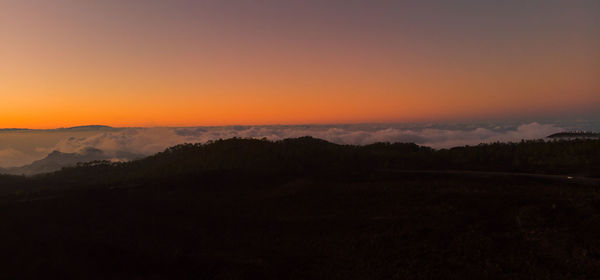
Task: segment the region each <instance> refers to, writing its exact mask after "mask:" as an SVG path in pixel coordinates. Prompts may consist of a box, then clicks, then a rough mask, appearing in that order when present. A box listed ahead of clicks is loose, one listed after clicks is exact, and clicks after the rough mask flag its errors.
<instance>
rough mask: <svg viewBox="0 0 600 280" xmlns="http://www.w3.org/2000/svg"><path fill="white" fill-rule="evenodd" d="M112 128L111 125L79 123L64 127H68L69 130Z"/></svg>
mask: <svg viewBox="0 0 600 280" xmlns="http://www.w3.org/2000/svg"><path fill="white" fill-rule="evenodd" d="M109 128H112V127H111V126H108V125H96V124H94V125H80V126H72V127H67V128H64V129H69V130H74V129H109Z"/></svg>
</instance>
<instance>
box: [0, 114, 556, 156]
mask: <svg viewBox="0 0 600 280" xmlns="http://www.w3.org/2000/svg"><path fill="white" fill-rule="evenodd" d="M563 130H564V129H562V128H560V127H557V126H555V125H552V124H540V123H535V122H534V123H529V124H521V125H512V126H506V125H505V126H500V125H486V126H473V125H468V126H459V127H450V126H448V127H444V126H432V125H429V126H427V125H423V126H412V127H407V126H400V125H387V126H386V125H332V126H324V125H318V126H316V125H315V126H312V125H307V126H228V127H186V128H120V129H110V130H106V129H104V130H98V131H97V132H93V131H92V132H90V131H87V132H86V133H85V134H77V133H73V135H68V134H64V136H63V137H62V138H60V139H58V140H57V138H56V137H54V138H53V137H49V138H52V139H53V140H54V142H53V143H50V144H48V143H46V144H45V145H41V146H39V147H35V148H34V149H35V151H28V150H25V151H23V150H18V149H16V148H14V147H10V143H8V145H7V143H3V144H4V145H3V146H8V147H0V166H3V167H7V166H14V164H15V163H23V161H24V160H28V161H33V160H35V159H39V158H41V157H43V156H45V155H46V154H48V153H50V152H51V151H54V150H57V151H60V152H64V153H77V152H81V151H83V150H85V149H87V148H90V147H91V148H96V149H100V150H102V151H104V152H105V153H107V154H109V155H111V154H112V155H118V154H123V152H125V153H131V154H139V155H151V154H154V153H157V152H160V151H162V150H164V149H165V148H167V147H170V146H173V145H177V144H182V143H197V142H201V143H204V142H206V141H209V140H217V139H226V138H231V137H241V138H267V139H270V140H280V139H284V138H294V137H301V136H312V137H316V138H321V139H325V140H327V141H330V142H334V143H338V144H354V145H365V144H371V143H375V142H414V143H417V144H419V145H425V146H430V147H433V148H449V147H453V146H461V145H476V144H479V143H489V142H496V141H501V142H515V141H520V140H521V139H539V138H544V137H546V136H548V135H550V134H552V133H555V132H559V131H563ZM48 133H49V135H51V134H52V132H48ZM35 137H44V135H39V134H38V135H36V136H35ZM38 140H39V139H38ZM29 149H31V147H29ZM33 157H37V158H33Z"/></svg>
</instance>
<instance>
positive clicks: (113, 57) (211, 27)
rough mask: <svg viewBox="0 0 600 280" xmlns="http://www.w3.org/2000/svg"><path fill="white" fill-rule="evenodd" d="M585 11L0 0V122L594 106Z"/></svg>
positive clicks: (144, 122)
mask: <svg viewBox="0 0 600 280" xmlns="http://www.w3.org/2000/svg"><path fill="white" fill-rule="evenodd" d="M599 34H600V1H597V0H590V1H578V0H564V1H554V0H543V1H507V0H503V1H481V0H473V1H374V0H372V1H352V0H346V1H324V0H303V1H216V0H215V1H181V0H169V1H155V0H103V1H86V0H73V1H67V0H64V1H60V0H0V127H29V128H51V127H62V126H74V125H85V124H106V125H113V126H191V125H229V124H298V123H353V122H409V121H446V120H454V119H456V120H458V119H460V120H470V119H483V118H512V117H515V116H548V115H553V114H569V113H570V114H577V113H578V112H587V113H589V112H592V113H594V112H600V35H599Z"/></svg>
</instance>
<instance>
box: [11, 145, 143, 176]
mask: <svg viewBox="0 0 600 280" xmlns="http://www.w3.org/2000/svg"><path fill="white" fill-rule="evenodd" d="M115 157H116V158H125V159H137V158H141V157H142V156H140V155H135V154H131V153H124V152H121V153H117V155H116V156H110V155H107V154H105V153H104V152H103V151H101V150H99V149H95V148H86V149H84V150H83V151H81V152H78V153H62V152H59V151H53V152H51V153H50V154H48V155H47V156H46V157H45V158H43V159H41V160H37V161H34V162H33V163H31V164H28V165H24V166H21V167H12V168H5V169H0V173H4V174H13V175H34V174H40V173H49V172H54V171H57V170H60V169H62V168H64V167H69V166H75V165H77V163H80V162H91V161H98V160H110V159H112V158H115Z"/></svg>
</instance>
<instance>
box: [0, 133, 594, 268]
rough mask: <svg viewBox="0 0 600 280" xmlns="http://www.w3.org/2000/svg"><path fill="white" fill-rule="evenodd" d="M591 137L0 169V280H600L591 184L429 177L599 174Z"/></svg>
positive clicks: (248, 146) (241, 149)
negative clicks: (18, 171)
mask: <svg viewBox="0 0 600 280" xmlns="http://www.w3.org/2000/svg"><path fill="white" fill-rule="evenodd" d="M599 144H600V143H599V141H591V140H585V141H584V140H581V141H580V140H578V141H570V142H538V141H532V142H522V143H517V144H490V145H480V146H476V147H463V148H458V149H451V150H441V151H434V150H432V149H430V148H426V147H419V146H417V145H414V144H386V143H378V144H373V145H368V146H362V147H358V146H345V145H336V144H332V143H328V142H325V141H322V140H318V139H313V138H309V137H305V138H298V139H287V140H283V141H277V142H270V141H264V140H248V139H228V140H220V141H215V142H210V143H207V144H185V145H179V146H175V147H172V148H170V149H168V150H166V151H164V152H162V153H159V154H157V155H154V156H152V157H148V158H145V159H142V160H137V161H133V162H128V163H109V162H103V161H99V162H92V163H86V164H80V165H79V166H78V167H72V168H65V169H63V170H61V171H58V172H55V173H51V174H45V175H39V176H34V177H23V176H4V175H0V189H1V192H0V221H2V224H1V225H0V248H1V249H2V252H3V254H2V257H0V258H1V259H0V263H2V272H1V273H0V279H48V278H55V279H432V278H433V279H490V278H491V279H598V278H600V242H599V239H598V236H600V185H598V184H578V183H577V182H576V181H570V180H558V179H556V178H555V177H551V176H545V177H544V176H513V175H511V174H512V173H509V174H506V173H504V174H496V175H495V174H483V175H482V173H474V172H472V173H469V172H463V173H460V172H458V173H448V172H446V173H444V172H438V171H435V170H455V169H461V168H463V169H479V170H490V171H521V172H530V171H535V172H542V173H543V172H546V173H550V172H554V171H557V172H558V173H563V174H571V172H574V173H579V172H583V171H585V172H593V171H594V170H596V171H597V170H598V157H597V155H598V146H599ZM584 163H585V164H584ZM424 169H429V170H432V171H434V172H428V173H423V172H421V171H423V170H424ZM399 170H401V171H403V172H395V171H399ZM410 170H414V171H410ZM596 174H597V173H596ZM593 182H596V181H593Z"/></svg>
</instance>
